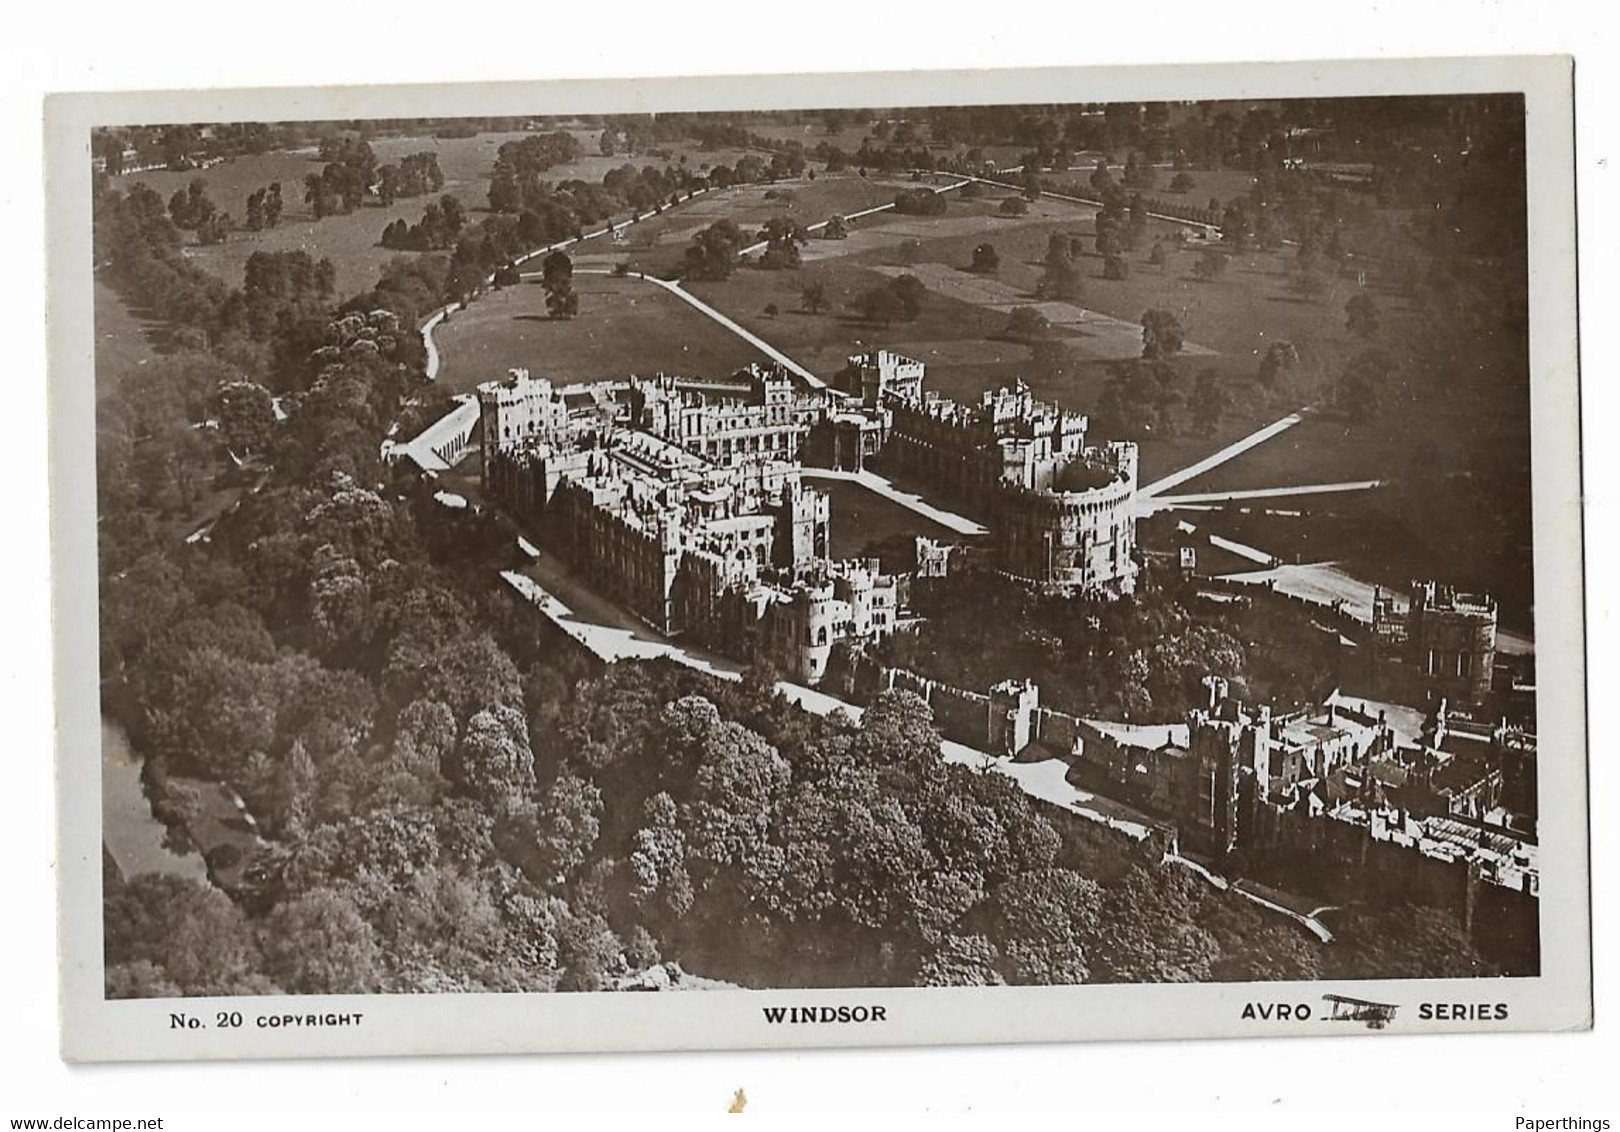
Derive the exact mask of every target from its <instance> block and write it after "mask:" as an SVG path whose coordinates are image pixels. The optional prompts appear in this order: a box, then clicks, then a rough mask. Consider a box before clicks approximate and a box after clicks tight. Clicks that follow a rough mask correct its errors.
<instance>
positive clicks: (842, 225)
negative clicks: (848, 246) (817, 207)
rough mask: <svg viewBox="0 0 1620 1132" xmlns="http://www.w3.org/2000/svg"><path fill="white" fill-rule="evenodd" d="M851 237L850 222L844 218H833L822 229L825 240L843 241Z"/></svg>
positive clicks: (822, 236)
mask: <svg viewBox="0 0 1620 1132" xmlns="http://www.w3.org/2000/svg"><path fill="white" fill-rule="evenodd" d="M848 237H849V222H848V221H847V220H845V219H844V218H843V217H842V216H836V215H835V216H831V217H829V218H828V220H827V223H826V224H824V225H822V227H821V238H822V239H823V240H843V239H847V238H848Z"/></svg>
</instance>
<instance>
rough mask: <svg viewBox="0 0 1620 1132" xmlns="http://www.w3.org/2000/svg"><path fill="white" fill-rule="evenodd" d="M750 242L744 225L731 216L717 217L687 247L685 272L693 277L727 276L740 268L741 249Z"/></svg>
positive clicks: (722, 277) (720, 277) (718, 277)
mask: <svg viewBox="0 0 1620 1132" xmlns="http://www.w3.org/2000/svg"><path fill="white" fill-rule="evenodd" d="M746 244H747V237H745V236H744V235H743V233H742V229H740V228H738V227H737V225H736V224H734V223H733V222H731V221H730V220H717V221H715V222H714V223H713V224H711V225H709V226H708V227H707V228H705V229H703V230H702V231H701V232H699V233H698V234H697V235H695V236H693V237H692V244H691V246H690V247H688V248H687V249H686V260H685V272H686V275H687V277H688V278H691V279H728V278H730V277H731V273H732V272H733V271H735V270H736V269H737V261H738V257H739V253H740V252H741V251H742V249H743V248H744V247H745V246H746Z"/></svg>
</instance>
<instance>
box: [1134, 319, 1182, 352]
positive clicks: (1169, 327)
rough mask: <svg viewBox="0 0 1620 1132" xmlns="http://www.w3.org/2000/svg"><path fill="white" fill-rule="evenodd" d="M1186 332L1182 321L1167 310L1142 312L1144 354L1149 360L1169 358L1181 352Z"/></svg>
mask: <svg viewBox="0 0 1620 1132" xmlns="http://www.w3.org/2000/svg"><path fill="white" fill-rule="evenodd" d="M1183 341H1184V332H1183V331H1182V329H1181V322H1180V320H1179V319H1177V318H1176V316H1175V315H1174V314H1172V313H1170V312H1169V311H1167V310H1160V309H1157V308H1155V309H1153V310H1148V311H1144V312H1143V314H1142V356H1143V357H1144V358H1147V359H1149V360H1153V359H1157V358H1167V357H1170V356H1172V355H1174V354H1179V353H1180V352H1181V346H1182V343H1183Z"/></svg>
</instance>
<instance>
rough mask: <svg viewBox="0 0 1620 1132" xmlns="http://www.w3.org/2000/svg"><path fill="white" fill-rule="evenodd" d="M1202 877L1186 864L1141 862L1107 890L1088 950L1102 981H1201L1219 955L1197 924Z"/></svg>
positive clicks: (1211, 939) (1089, 935)
mask: <svg viewBox="0 0 1620 1132" xmlns="http://www.w3.org/2000/svg"><path fill="white" fill-rule="evenodd" d="M1201 884H1203V881H1201V880H1199V879H1198V878H1197V877H1195V876H1194V875H1193V874H1192V872H1191V871H1190V870H1188V869H1180V868H1175V867H1173V866H1171V865H1168V864H1159V865H1156V866H1153V867H1152V868H1143V867H1141V866H1137V867H1136V868H1133V869H1131V870H1130V872H1128V873H1126V874H1125V875H1124V876H1123V877H1121V878H1120V879H1118V880H1116V881H1114V882H1113V883H1112V884H1110V885H1109V886H1108V887H1107V888H1106V889H1104V890H1103V893H1102V898H1101V899H1100V900H1099V901H1098V902H1097V911H1096V915H1095V918H1094V920H1093V921H1092V926H1091V930H1090V931H1089V932H1087V933H1086V935H1085V943H1086V944H1087V945H1088V946H1087V947H1086V954H1087V955H1089V956H1093V957H1095V959H1096V961H1097V967H1098V974H1099V975H1100V976H1101V978H1102V979H1103V980H1104V981H1107V982H1120V983H1165V982H1199V981H1202V980H1204V979H1206V978H1208V977H1209V971H1210V967H1211V965H1212V964H1213V963H1214V962H1215V961H1216V959H1218V958H1219V957H1220V946H1219V945H1218V944H1217V943H1216V942H1215V937H1214V936H1212V935H1211V934H1210V933H1209V932H1208V931H1207V930H1205V929H1204V928H1203V927H1201V926H1199V924H1198V923H1197V922H1196V920H1195V919H1194V915H1195V913H1196V912H1197V910H1198V909H1199V906H1200V904H1201V901H1202V898H1203V895H1204V894H1203V892H1201V891H1200V890H1199V888H1198V886H1199V885H1201Z"/></svg>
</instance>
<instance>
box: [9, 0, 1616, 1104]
mask: <svg viewBox="0 0 1620 1132" xmlns="http://www.w3.org/2000/svg"><path fill="white" fill-rule="evenodd" d="M3 27H4V31H3V33H0V35H3V39H0V42H4V43H5V44H6V46H5V47H4V48H0V62H3V64H4V65H3V66H0V84H3V87H4V91H5V116H4V129H5V135H4V139H3V142H4V144H3V146H0V155H3V157H4V160H5V165H4V167H3V170H0V217H3V223H4V225H5V241H4V244H3V245H0V246H3V247H4V248H5V250H6V253H7V255H6V260H5V262H4V270H3V271H0V287H3V288H4V295H5V300H4V303H3V305H0V311H3V312H4V313H5V316H6V323H5V325H4V328H3V333H4V335H5V344H6V348H5V353H4V365H3V366H0V374H3V376H0V390H3V393H4V400H3V401H0V405H3V406H4V409H5V417H4V426H5V427H4V428H3V431H0V436H3V437H4V443H3V445H0V454H3V459H4V465H3V466H4V468H5V470H6V473H7V474H6V475H5V480H4V482H5V484H6V488H7V490H6V491H5V493H4V496H3V499H4V501H5V510H4V512H3V515H4V524H5V525H4V531H5V534H4V542H3V546H4V551H3V553H0V571H3V583H0V594H3V595H4V605H3V608H4V626H5V628H4V645H3V655H0V696H3V711H0V847H3V852H0V868H3V875H4V882H5V883H4V889H3V898H0V952H3V962H0V1043H3V1045H4V1055H3V1056H0V1128H5V1127H9V1120H10V1119H11V1118H15V1117H33V1116H49V1117H55V1116H81V1117H98V1116H99V1117H106V1116H130V1117H138V1116H158V1115H161V1116H164V1117H166V1118H167V1119H166V1123H165V1127H167V1128H177V1129H189V1128H215V1127H231V1128H233V1129H256V1128H280V1127H285V1126H287V1125H288V1124H290V1123H293V1122H297V1123H298V1124H300V1125H302V1126H303V1127H308V1128H328V1127H331V1128H337V1127H344V1126H354V1127H360V1128H370V1127H377V1126H384V1125H386V1126H391V1127H398V1128H407V1129H409V1128H430V1127H431V1128H439V1127H455V1126H456V1124H457V1123H458V1122H460V1121H462V1120H465V1121H467V1122H468V1124H469V1126H475V1127H520V1128H546V1127H550V1126H552V1125H553V1124H554V1123H555V1122H558V1121H560V1120H561V1121H566V1120H568V1118H569V1117H576V1118H577V1117H578V1116H582V1115H585V1114H587V1113H588V1114H589V1115H590V1116H591V1117H595V1118H600V1117H602V1116H608V1117H610V1118H611V1117H612V1116H616V1115H619V1114H626V1115H629V1114H637V1113H646V1114H654V1113H656V1114H661V1115H663V1114H667V1115H679V1116H685V1115H687V1114H695V1113H719V1112H723V1111H724V1110H725V1107H726V1105H727V1104H728V1103H729V1101H730V1099H731V1097H732V1094H733V1093H734V1091H735V1090H736V1089H738V1088H744V1089H746V1091H747V1094H748V1098H749V1104H748V1111H749V1112H752V1113H761V1114H765V1113H774V1114H778V1115H786V1116H788V1117H790V1118H791V1117H796V1116H798V1117H802V1116H804V1115H809V1114H822V1113H838V1114H856V1113H863V1114H864V1113H878V1112H883V1113H895V1114H900V1113H919V1112H923V1111H930V1112H936V1113H972V1114H975V1115H978V1114H995V1115H1000V1114H1003V1113H1008V1112H1037V1111H1044V1112H1050V1113H1051V1114H1052V1115H1053V1116H1055V1117H1056V1118H1057V1119H1059V1120H1063V1121H1064V1122H1065V1123H1071V1124H1084V1125H1094V1126H1104V1127H1106V1126H1111V1125H1121V1126H1135V1125H1140V1126H1142V1127H1145V1128H1154V1127H1158V1126H1161V1125H1162V1124H1164V1123H1166V1122H1167V1118H1168V1119H1174V1118H1175V1117H1176V1116H1181V1115H1185V1116H1187V1117H1192V1118H1195V1119H1198V1120H1199V1121H1200V1122H1208V1123H1209V1124H1211V1125H1213V1126H1214V1127H1217V1128H1226V1127H1245V1128H1248V1127H1298V1126H1299V1125H1300V1124H1301V1123H1302V1122H1309V1123H1310V1124H1311V1125H1312V1126H1313V1127H1325V1128H1336V1127H1341V1126H1345V1127H1347V1126H1351V1125H1356V1126H1363V1125H1365V1124H1366V1123H1367V1122H1369V1121H1373V1122H1377V1123H1379V1124H1385V1125H1389V1124H1394V1125H1397V1126H1407V1125H1410V1124H1419V1125H1421V1124H1435V1123H1439V1122H1441V1121H1444V1122H1445V1124H1446V1125H1451V1124H1456V1125H1459V1126H1460V1125H1464V1124H1467V1125H1470V1126H1472V1127H1474V1128H1481V1129H1489V1128H1506V1129H1512V1128H1513V1127H1514V1122H1515V1118H1516V1117H1520V1116H1526V1117H1528V1116H1534V1117H1539V1118H1543V1119H1545V1118H1555V1117H1565V1116H1582V1117H1589V1118H1590V1117H1606V1118H1608V1119H1609V1120H1610V1121H1611V1122H1612V1121H1616V1120H1620V1104H1617V1103H1616V1101H1617V1099H1620V1089H1617V1088H1616V1085H1615V1080H1616V1076H1617V1071H1616V1070H1615V1069H1614V1068H1613V1066H1612V1065H1611V1064H1610V1062H1614V1063H1615V1064H1620V1058H1617V1057H1616V1054H1617V1052H1620V1046H1617V1043H1615V1041H1614V1040H1613V1035H1614V1033H1615V1031H1616V1029H1617V1028H1620V1023H1617V1022H1616V1021H1615V1020H1614V1018H1613V1016H1612V1014H1611V1013H1610V1012H1611V1011H1612V1010H1613V1009H1614V1006H1615V1000H1614V997H1613V995H1612V993H1611V992H1612V989H1613V983H1614V980H1613V977H1612V976H1613V971H1612V969H1611V968H1610V967H1609V965H1608V961H1611V960H1613V958H1614V954H1615V949H1614V946H1613V944H1614V938H1613V937H1614V923H1615V915H1614V911H1615V909H1616V907H1617V905H1620V894H1617V892H1616V886H1615V883H1614V875H1613V871H1612V866H1613V864H1614V860H1615V845H1616V835H1615V823H1614V822H1613V821H1611V820H1610V814H1611V809H1612V805H1613V803H1614V801H1615V794H1614V788H1615V781H1616V775H1615V773H1614V769H1613V766H1612V764H1611V762H1610V760H1611V759H1612V758H1614V757H1615V756H1614V754H1613V753H1612V751H1611V743H1610V741H1609V736H1610V734H1612V732H1613V730H1614V727H1613V717H1612V716H1610V717H1606V716H1605V715H1604V710H1605V708H1606V707H1608V706H1609V705H1610V704H1611V703H1612V702H1613V693H1612V691H1611V689H1613V688H1614V687H1615V678H1616V674H1617V673H1616V670H1617V666H1616V662H1615V659H1614V656H1615V653H1614V646H1615V644H1616V639H1617V638H1616V626H1615V612H1616V609H1617V608H1620V601H1617V594H1616V592H1615V588H1614V583H1613V582H1612V581H1611V580H1612V579H1613V578H1614V575H1615V572H1614V567H1613V558H1614V553H1615V550H1616V547H1617V543H1616V539H1615V529H1614V526H1615V513H1616V502H1617V493H1620V470H1617V464H1616V459H1617V456H1616V454H1617V452H1620V445H1617V444H1615V443H1614V442H1613V440H1612V439H1611V437H1610V435H1609V434H1610V432H1611V430H1612V429H1614V428H1616V427H1617V426H1620V415H1617V414H1616V411H1615V409H1616V394H1615V392H1614V389H1615V382H1616V376H1617V370H1620V367H1617V366H1616V364H1615V363H1616V348H1615V336H1614V334H1613V331H1612V323H1613V319H1614V312H1615V304H1616V300H1617V295H1616V287H1615V262H1616V260H1617V259H1620V230H1617V226H1616V222H1615V218H1614V213H1613V211H1612V210H1613V209H1614V208H1615V206H1616V203H1617V202H1616V195H1615V188H1614V185H1615V176H1616V170H1615V164H1614V163H1615V162H1616V161H1617V160H1620V145H1617V144H1616V143H1617V137H1616V131H1615V119H1614V116H1613V115H1614V111H1615V108H1616V107H1620V89H1617V88H1620V83H1617V81H1616V74H1615V72H1616V70H1617V69H1620V58H1617V55H1616V50H1615V47H1616V44H1615V35H1614V19H1613V16H1612V15H1611V14H1610V11H1609V7H1608V5H1606V4H1603V3H1602V2H1601V0H1593V2H1592V3H1590V4H1578V3H1566V2H1563V0H1541V2H1538V3H1534V4H1529V3H1510V2H1489V0H1445V2H1434V0H1428V2H1423V3H1413V2H1411V0H1408V2H1407V3H1389V4H1379V3H1372V2H1369V0H1327V2H1324V3H1317V4H1307V3H1302V2H1300V0H1293V2H1275V0H1273V2H1261V3H1235V2H1228V3H1214V2H1211V0H1205V2H1203V3H1198V4H1195V3H1185V2H1180V0H1176V2H1171V0H1150V2H1137V3H1131V4H1117V5H1107V4H1100V3H1096V2H1095V0H1094V2H1092V3H1081V2H1079V0H1069V2H1067V3H1048V2H1045V0H1030V2H1026V3H1022V4H1013V5H1006V4H985V3H979V4H970V5H964V6H961V7H955V6H947V5H945V4H942V3H939V2H938V0H934V2H933V3H927V2H926V0H924V2H921V3H917V2H913V3H890V4H887V5H877V4H873V3H871V2H870V0H867V2H865V3H850V2H846V0H839V2H827V0H823V2H819V3H815V4H804V5H799V4H787V3H770V2H768V0H765V2H757V0H756V2H755V3H752V4H745V3H739V2H727V3H707V4H699V3H691V4H677V3H672V2H669V0H666V2H664V3H661V4H656V5H651V4H647V5H643V4H625V3H620V4H613V5H572V6H564V5H561V4H558V3H557V2H556V0H551V2H544V0H530V2H528V3H521V4H518V3H508V2H504V0H502V2H498V3H496V2H485V3H478V4H467V3H448V2H444V0H440V2H438V3H432V4H428V3H416V2H412V3H386V4H385V3H381V2H378V0H372V2H371V3H368V4H366V5H365V6H364V7H363V8H362V7H361V6H360V5H352V6H351V5H341V4H339V3H335V2H330V0H328V2H326V3H318V2H311V0H271V2H270V3H251V4H239V3H236V4H233V3H230V2H229V0H213V2H212V3H207V4H203V3H195V2H187V3H169V4H160V3H156V2H150V0H149V2H147V3H133V4H121V5H118V6H116V7H111V6H109V7H108V8H106V9H103V8H102V7H101V6H98V5H91V4H84V3H77V2H73V3H68V2H56V3H52V2H49V0H46V2H43V3H35V4H27V5H18V6H17V7H15V8H14V9H13V10H12V11H11V12H9V13H8V14H7V15H6V16H5V21H4V25H3ZM1504 53H1535V54H1552V53H1558V54H1564V53H1571V54H1574V55H1575V56H1576V59H1577V84H1578V88H1579V91H1578V104H1577V114H1576V118H1577V135H1578V136H1577V159H1578V163H1579V198H1580V207H1581V215H1580V234H1581V253H1582V262H1581V300H1582V302H1581V306H1582V310H1583V313H1584V314H1585V318H1584V319H1583V329H1584V334H1583V340H1582V372H1583V376H1584V378H1585V381H1584V390H1583V397H1584V401H1583V413H1584V418H1585V433H1586V440H1587V448H1586V490H1587V504H1588V510H1587V539H1588V543H1587V545H1588V563H1589V569H1590V571H1591V573H1590V575H1589V579H1588V584H1589V586H1590V592H1589V594H1588V601H1589V632H1590V639H1589V642H1588V650H1589V657H1590V661H1589V663H1590V671H1589V683H1590V686H1591V689H1592V700H1593V704H1594V705H1595V709H1596V710H1595V714H1594V718H1593V726H1592V729H1591V730H1592V770H1591V782H1592V811H1593V815H1594V818H1593V828H1592V844H1593V870H1594V872H1593V903H1594V924H1595V931H1596V939H1595V956H1596V972H1595V985H1596V992H1597V1018H1598V1025H1597V1030H1596V1031H1595V1032H1594V1033H1589V1034H1575V1035H1539V1036H1481V1037H1463V1036H1457V1037H1449V1038H1440V1039H1425V1038H1399V1039H1392V1040H1387V1041H1386V1040H1296V1041H1291V1042H1242V1041H1228V1042H1178V1043H1152V1044H1137V1045H1125V1044H1117V1045H1074V1046H1060V1047H1052V1046H1049V1047H1017V1048H1011V1047H1003V1048H973V1049H960V1050H907V1051H883V1052H878V1051H851V1052H838V1053H814V1054H705V1055H661V1056H635V1057H583V1056H580V1057H547V1058H539V1057H505V1058H484V1059H471V1058H460V1059H452V1058H447V1059H432V1060H415V1061H398V1060H395V1061H384V1060H378V1061H336V1062H325V1063H314V1062H307V1063H238V1064H213V1065H204V1066H187V1065H169V1066H101V1067H95V1066H92V1067H67V1066H64V1065H63V1064H62V1063H61V1062H60V1061H59V1060H58V1059H57V1055H56V1046H57V1033H56V1014H55V1010H56V1005H55V993H56V991H55V988H56V981H57V980H56V946H55V933H56V917H55V889H54V874H53V872H52V856H53V852H52V847H53V845H54V841H55V828H54V818H53V813H54V796H53V793H52V783H51V759H52V750H51V725H50V714H49V704H50V671H51V669H50V663H51V652H50V640H49V631H50V623H49V619H50V614H49V594H48V589H47V586H48V577H49V556H48V522H49V520H48V513H47V507H46V474H45V439H44V438H45V396H44V391H45V377H44V374H45V361H44V354H45V351H44V333H43V311H44V297H43V294H44V293H43V281H44V237H43V230H42V223H41V217H42V216H43V211H44V209H43V202H42V200H41V188H40V185H41V168H40V151H41V146H40V137H41V128H40V122H41V117H40V116H41V102H40V100H41V96H42V95H43V93H44V92H46V91H51V90H117V89H140V88H169V87H190V86H252V85H274V86H287V85H315V84H332V83H361V82H366V83H378V82H440V81H442V82H452V81H467V80H483V79H510V80H530V79H542V78H575V77H618V76H636V75H673V74H692V75H701V74H726V73H754V72H771V71H777V72H780V71H788V70H797V71H834V70H894V69H903V68H910V67H927V68H945V67H984V66H1041V65H1064V66H1073V65H1084V64H1096V63H1175V62H1231V61H1247V60H1266V59H1285V58H1299V59H1311V58H1322V59H1333V58H1341V59H1342V58H1371V57H1400V56H1416V55H1484V54H1504ZM1531 175H1532V176H1541V175H1544V176H1560V175H1562V171H1561V170H1545V171H1540V170H1532V171H1531ZM85 458H86V459H87V460H88V459H89V458H90V456H89V454H88V453H86V455H85Z"/></svg>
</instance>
